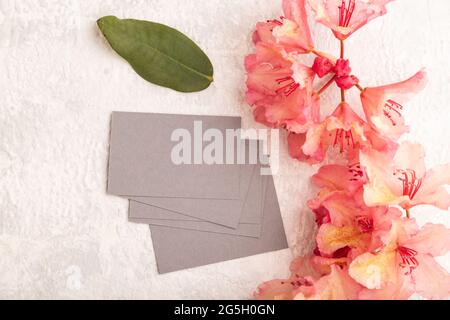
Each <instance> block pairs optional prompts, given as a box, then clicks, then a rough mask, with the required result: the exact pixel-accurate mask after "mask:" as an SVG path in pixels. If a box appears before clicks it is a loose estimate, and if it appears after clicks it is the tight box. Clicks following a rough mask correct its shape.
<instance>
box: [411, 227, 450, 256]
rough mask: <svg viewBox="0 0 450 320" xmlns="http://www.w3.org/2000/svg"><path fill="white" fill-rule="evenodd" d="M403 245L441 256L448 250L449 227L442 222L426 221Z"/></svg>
mask: <svg viewBox="0 0 450 320" xmlns="http://www.w3.org/2000/svg"><path fill="white" fill-rule="evenodd" d="M403 245H404V246H405V247H408V248H410V249H413V250H416V251H417V252H420V253H422V254H429V255H431V256H433V257H436V256H442V255H444V254H446V253H447V252H448V251H450V229H448V228H446V227H445V226H444V225H442V224H432V223H427V224H426V225H424V226H423V227H422V228H421V229H420V230H419V232H418V233H417V234H415V235H414V236H413V237H412V238H411V239H409V240H407V241H406V242H405V243H404V244H403Z"/></svg>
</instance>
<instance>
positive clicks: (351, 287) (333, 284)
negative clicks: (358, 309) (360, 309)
mask: <svg viewBox="0 0 450 320" xmlns="http://www.w3.org/2000/svg"><path fill="white" fill-rule="evenodd" d="M361 289H362V287H361V286H360V285H358V284H357V283H356V282H355V281H354V280H353V279H352V278H350V277H349V275H348V271H347V270H346V269H341V268H340V267H338V266H335V265H333V266H331V273H330V274H329V275H327V276H324V277H322V278H320V279H319V280H318V281H317V282H316V283H315V284H314V292H315V293H314V295H312V296H311V297H309V299H310V300H355V299H357V298H358V294H359V292H360V290H361Z"/></svg>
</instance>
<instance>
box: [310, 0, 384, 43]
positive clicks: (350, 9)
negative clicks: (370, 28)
mask: <svg viewBox="0 0 450 320" xmlns="http://www.w3.org/2000/svg"><path fill="white" fill-rule="evenodd" d="M391 1H392V0H309V4H310V6H311V8H312V9H313V11H314V13H315V16H316V21H317V22H319V23H321V24H323V25H325V26H326V27H328V28H330V29H331V30H332V31H333V33H334V35H335V37H336V38H338V39H339V40H345V39H347V38H348V37H349V36H350V35H351V34H352V33H353V32H355V31H356V30H358V29H359V28H361V27H362V26H364V25H365V24H366V23H368V22H369V21H370V20H372V19H375V18H376V17H379V16H382V15H384V14H386V4H387V3H389V2H391Z"/></svg>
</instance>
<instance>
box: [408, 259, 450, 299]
mask: <svg viewBox="0 0 450 320" xmlns="http://www.w3.org/2000/svg"><path fill="white" fill-rule="evenodd" d="M416 258H417V260H418V261H419V266H418V267H417V268H416V269H414V270H413V271H412V273H411V277H412V280H413V282H414V286H415V289H416V292H417V293H418V294H420V295H421V296H423V297H424V298H427V299H433V300H444V299H448V297H449V295H450V274H449V273H448V272H447V271H446V270H445V269H444V268H442V267H441V266H440V265H439V264H438V263H437V262H436V260H434V259H433V257H431V256H430V255H422V254H419V255H417V256H416Z"/></svg>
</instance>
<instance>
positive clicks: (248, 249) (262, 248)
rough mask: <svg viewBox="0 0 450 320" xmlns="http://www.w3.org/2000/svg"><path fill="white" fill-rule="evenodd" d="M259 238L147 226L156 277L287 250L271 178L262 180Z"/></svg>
mask: <svg viewBox="0 0 450 320" xmlns="http://www.w3.org/2000/svg"><path fill="white" fill-rule="evenodd" d="M265 179H268V182H267V191H266V197H265V202H264V214H263V224H262V232H261V237H260V238H250V237H236V236H233V235H227V234H219V233H209V232H201V231H195V230H184V229H179V230H176V231H174V229H173V228H171V227H162V226H150V229H151V234H152V239H153V248H154V252H155V256H156V263H157V265H158V271H159V273H167V272H172V271H177V270H182V269H188V268H193V267H198V266H202V265H207V264H211V263H217V262H221V261H227V260H232V259H237V258H242V257H247V256H251V255H255V254H260V253H265V252H270V251H275V250H281V249H286V248H288V244H287V240H286V235H285V232H284V227H283V221H282V218H281V214H280V208H279V205H278V199H277V195H276V191H275V186H274V183H273V177H272V176H266V177H265Z"/></svg>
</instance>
